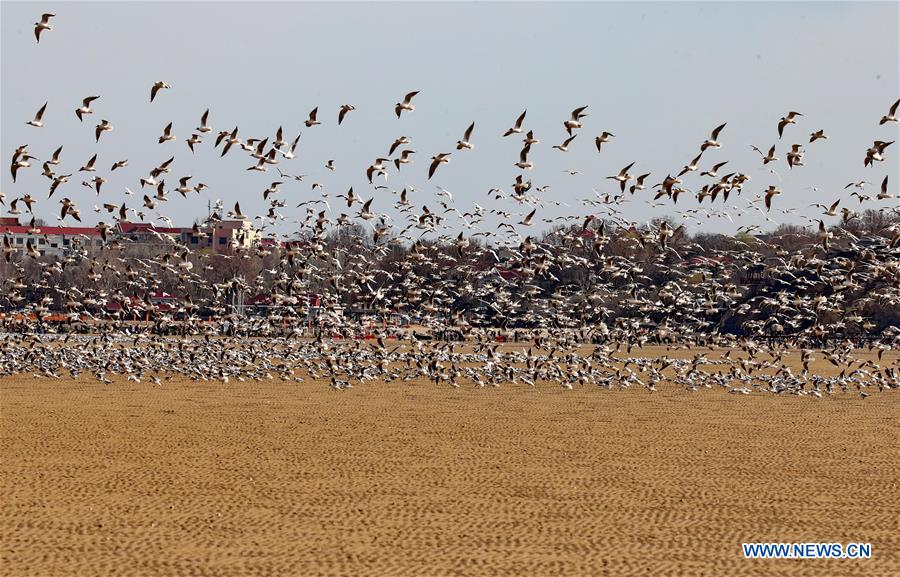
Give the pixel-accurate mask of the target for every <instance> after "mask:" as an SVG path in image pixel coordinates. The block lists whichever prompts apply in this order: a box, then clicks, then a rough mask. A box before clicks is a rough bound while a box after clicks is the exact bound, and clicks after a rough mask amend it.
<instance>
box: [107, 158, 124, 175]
mask: <svg viewBox="0 0 900 577" xmlns="http://www.w3.org/2000/svg"><path fill="white" fill-rule="evenodd" d="M126 166H128V159H125V160H117V161H116V162H114V163H113V165H112V168H110V169H109V171H110V172H112V171H114V170H116V169H117V168H124V167H126Z"/></svg>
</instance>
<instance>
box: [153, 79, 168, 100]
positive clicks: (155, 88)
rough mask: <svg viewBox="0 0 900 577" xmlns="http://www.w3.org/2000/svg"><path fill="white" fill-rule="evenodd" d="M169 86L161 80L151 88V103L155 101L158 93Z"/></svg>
mask: <svg viewBox="0 0 900 577" xmlns="http://www.w3.org/2000/svg"><path fill="white" fill-rule="evenodd" d="M168 87H169V85H168V84H166V83H165V82H163V81H162V80H160V81H159V82H154V83H153V86H152V87H150V102H153V99H154V98H156V93H157V92H159V91H160V90H162V89H163V88H168Z"/></svg>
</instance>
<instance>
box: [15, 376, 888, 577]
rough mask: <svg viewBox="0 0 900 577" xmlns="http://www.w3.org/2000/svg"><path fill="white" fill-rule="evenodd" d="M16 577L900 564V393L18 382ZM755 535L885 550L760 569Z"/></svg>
mask: <svg viewBox="0 0 900 577" xmlns="http://www.w3.org/2000/svg"><path fill="white" fill-rule="evenodd" d="M0 395H2V396H0V406H2V421H0V423H2V439H0V455H2V462H0V473H2V485H0V490H2V493H0V494H2V503H0V540H2V543H0V573H2V574H3V575H7V576H10V577H12V576H21V575H29V576H41V577H44V576H51V575H54V576H68V575H73V576H74V575H77V576H80V577H92V576H114V575H115V576H128V575H148V576H149V575H159V576H179V575H185V576H188V575H190V576H226V575H227V576H252V575H260V576H262V575H265V576H275V575H278V576H280V575H284V576H287V575H291V576H315V575H328V576H335V575H348V576H350V575H378V576H387V575H391V576H413V575H421V576H439V575H473V576H491V575H508V576H551V575H577V576H588V575H609V576H627V575H641V576H644V575H648V576H649V575H657V576H660V575H661V576H674V575H685V576H705V575H709V576H729V575H734V576H738V575H742V576H753V575H760V576H762V575H766V576H770V575H816V576H827V575H835V576H837V575H867V576H879V575H884V576H896V575H900V521H898V519H900V490H898V487H900V450H898V443H897V439H898V438H900V418H898V417H900V392H898V391H893V392H885V393H879V392H877V391H875V392H873V394H872V396H870V397H869V398H867V399H861V398H859V396H857V395H856V394H854V393H851V394H839V395H838V396H837V397H835V398H824V399H821V400H817V399H814V398H799V397H787V396H778V397H774V396H770V395H762V394H760V395H751V396H743V395H728V394H725V393H723V392H721V391H717V390H706V391H700V392H696V393H690V392H686V391H682V390H675V389H673V388H672V387H668V388H661V390H660V391H659V392H658V393H654V394H649V393H647V392H646V391H639V390H629V391H606V390H599V389H596V388H589V389H588V388H581V389H576V390H574V391H563V390H562V389H560V388H556V387H546V386H545V387H539V388H538V389H530V388H528V387H519V386H515V387H513V386H508V387H500V388H496V389H484V390H473V389H469V388H463V389H459V390H453V389H450V388H445V387H437V386H434V385H431V384H428V383H414V384H411V383H391V384H364V385H359V386H356V387H354V388H353V389H352V390H349V391H343V392H341V391H333V390H331V389H329V387H328V386H327V385H325V384H321V383H320V384H316V383H302V384H296V383H285V382H281V381H266V382H254V383H240V382H232V383H229V384H227V385H224V384H222V383H195V382H191V381H188V380H184V379H181V380H173V381H169V382H166V383H164V384H163V385H162V386H153V385H152V384H145V383H141V384H135V383H126V382H125V381H124V380H120V381H118V382H117V383H115V384H113V385H102V384H97V383H95V382H92V381H90V380H89V379H86V378H82V379H81V380H78V381H72V380H68V381H53V382H50V381H47V380H38V379H33V378H30V377H29V378H26V377H21V378H15V379H12V378H5V379H0ZM745 541H762V542H771V541H779V542H781V541H785V542H789V541H797V542H805V541H827V542H845V543H846V542H851V541H855V542H871V543H872V546H873V558H872V559H871V560H745V559H744V558H743V556H742V553H741V548H740V544H741V543H742V542H745Z"/></svg>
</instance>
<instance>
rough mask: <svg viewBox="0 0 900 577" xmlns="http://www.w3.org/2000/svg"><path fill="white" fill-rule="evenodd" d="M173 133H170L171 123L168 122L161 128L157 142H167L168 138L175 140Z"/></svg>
mask: <svg viewBox="0 0 900 577" xmlns="http://www.w3.org/2000/svg"><path fill="white" fill-rule="evenodd" d="M175 138H176V137H175V135H174V134H172V123H171V122H170V123H168V124H167V125H166V127H165V128H164V129H163V134H162V136H160V137H159V143H160V144H162V143H163V142H167V141H169V140H175Z"/></svg>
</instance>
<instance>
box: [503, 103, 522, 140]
mask: <svg viewBox="0 0 900 577" xmlns="http://www.w3.org/2000/svg"><path fill="white" fill-rule="evenodd" d="M527 112H528V109H525V111H524V112H522V114H520V115H519V117H518V118H517V119H516V123H515V124H514V125H513V127H512V128H510V129H509V130H507V131H506V133H505V134H504V135H503V136H509V135H510V134H520V133H521V132H522V121H524V120H525V114H526V113H527Z"/></svg>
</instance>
